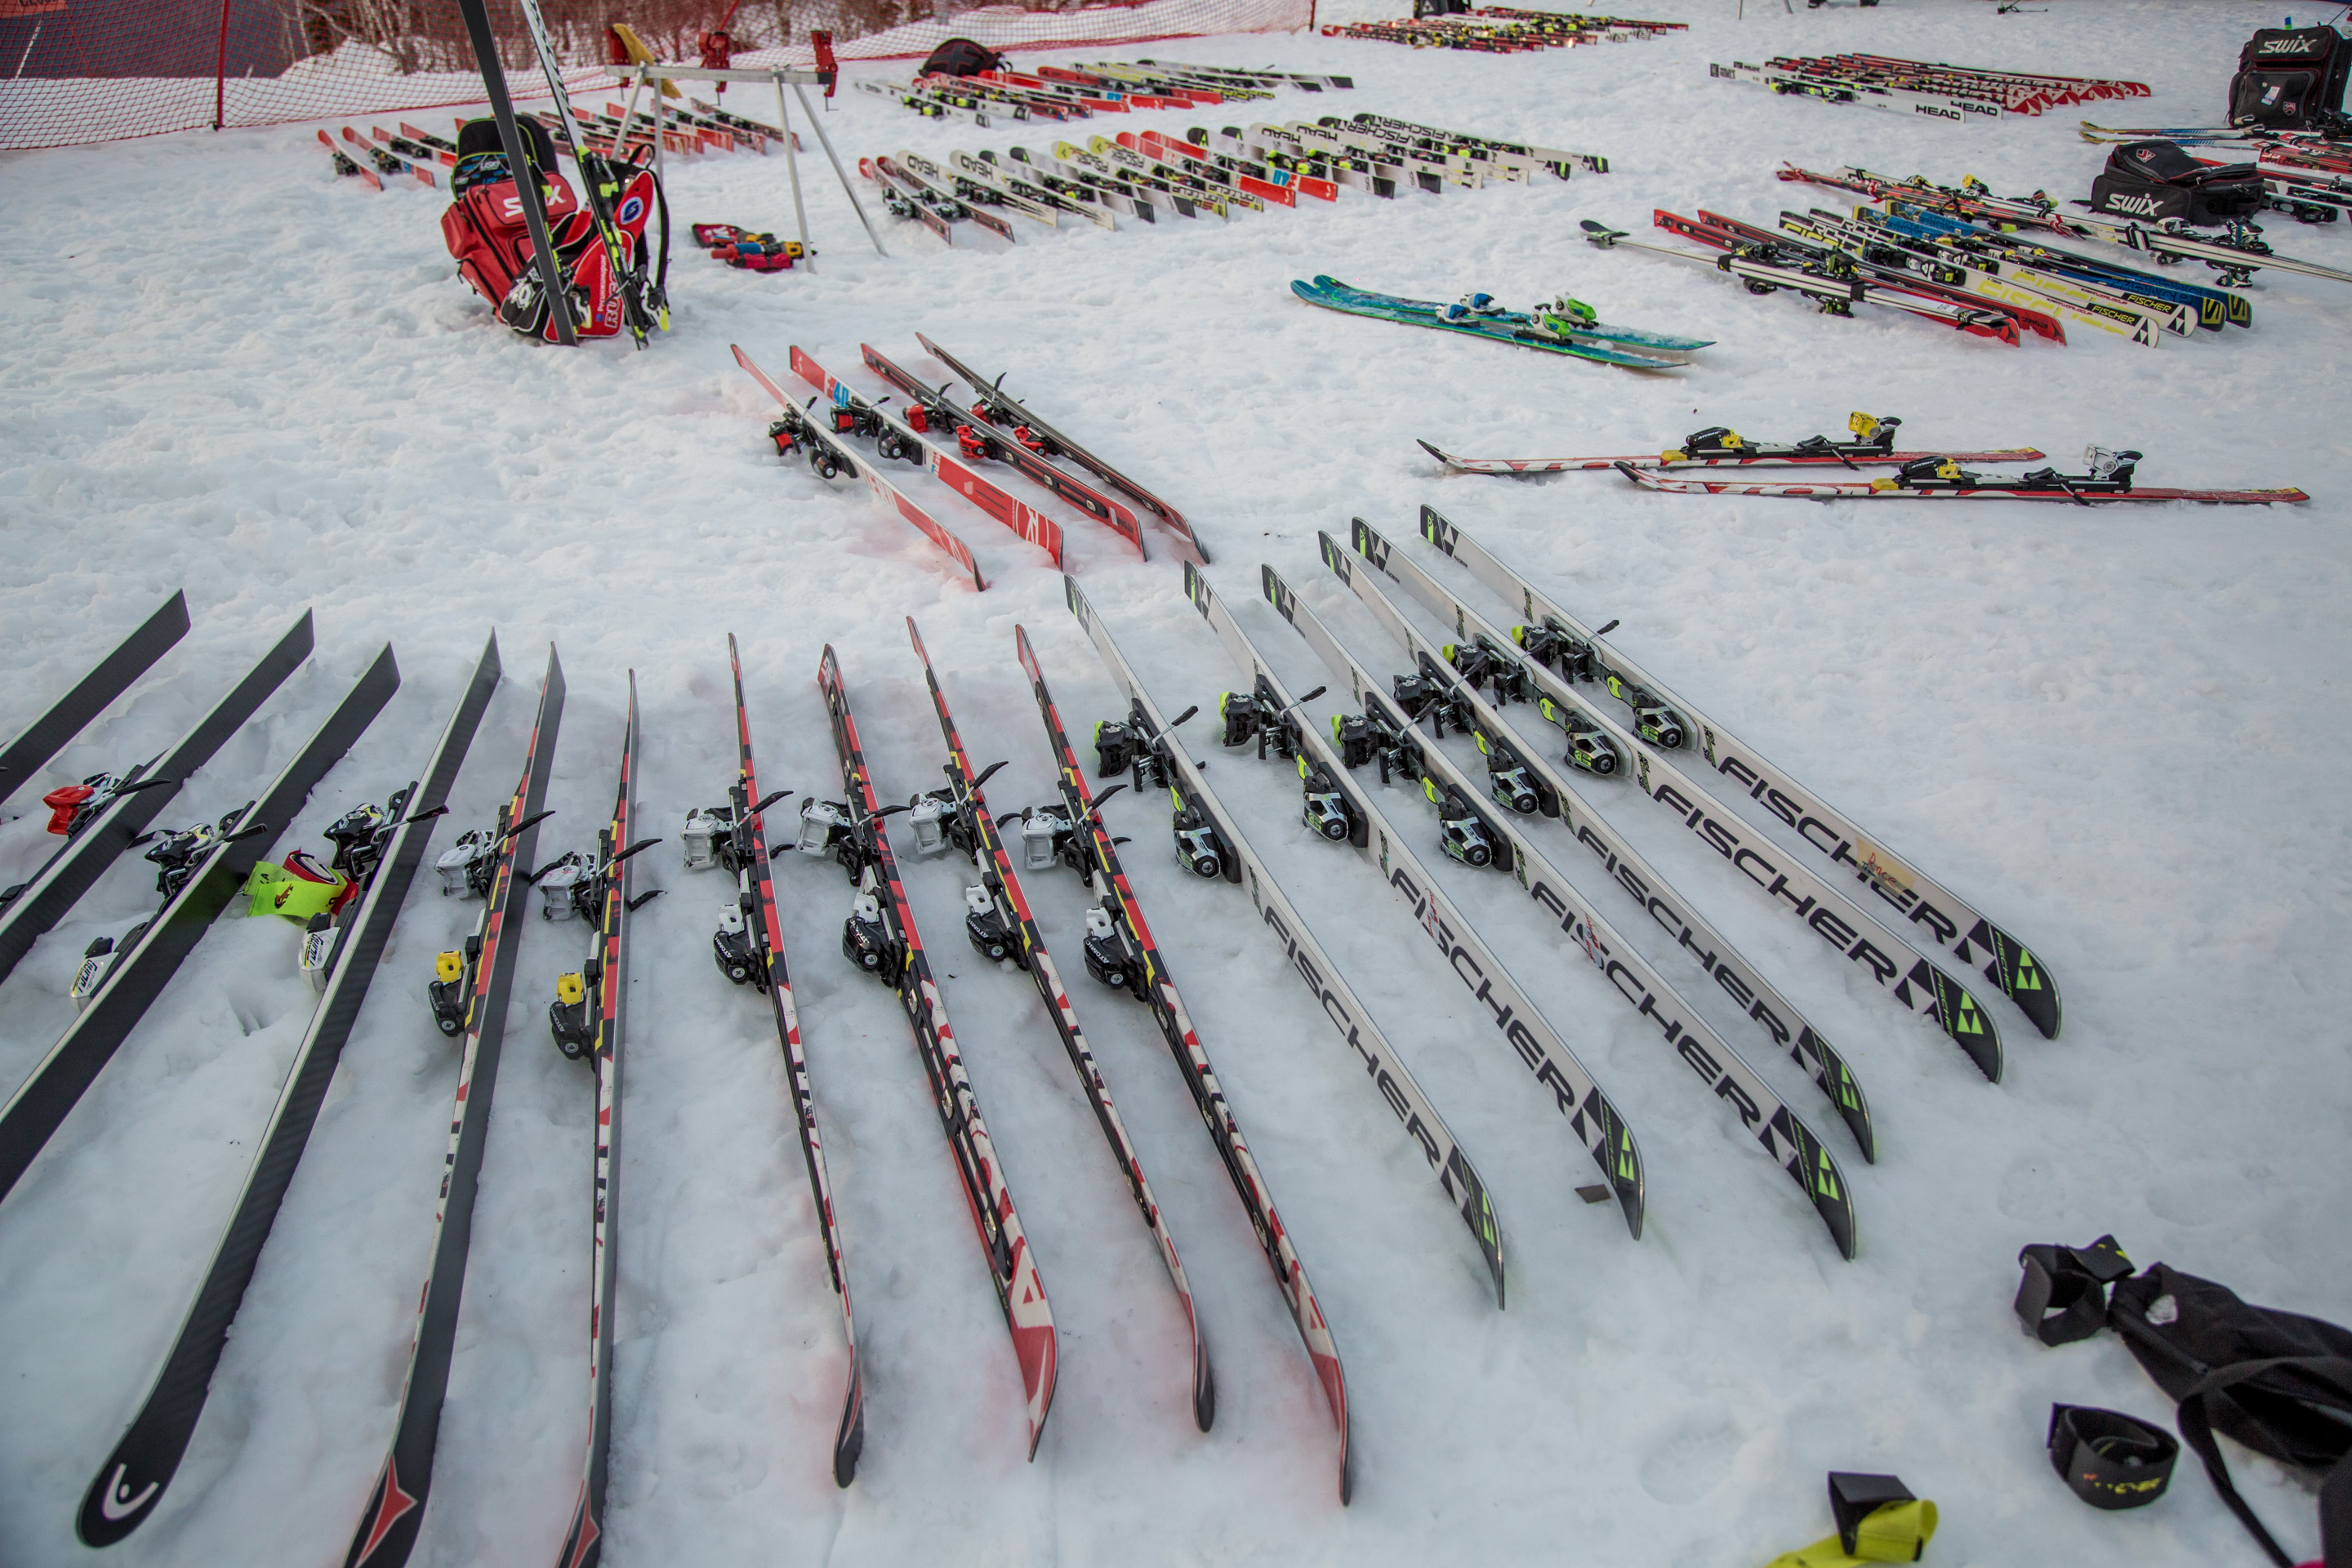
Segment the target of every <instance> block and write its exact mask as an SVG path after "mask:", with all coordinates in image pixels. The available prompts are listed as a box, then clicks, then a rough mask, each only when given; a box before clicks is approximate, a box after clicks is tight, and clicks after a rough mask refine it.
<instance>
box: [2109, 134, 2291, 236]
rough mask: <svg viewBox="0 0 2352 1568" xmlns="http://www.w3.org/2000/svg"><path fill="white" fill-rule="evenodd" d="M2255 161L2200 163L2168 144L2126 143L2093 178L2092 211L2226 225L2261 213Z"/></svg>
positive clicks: (2260, 185) (2260, 188)
mask: <svg viewBox="0 0 2352 1568" xmlns="http://www.w3.org/2000/svg"><path fill="white" fill-rule="evenodd" d="M2263 199H2264V188H2263V177H2262V176H2261V175H2260V174H2256V173H2255V172H2254V166H2253V165H2252V163H2232V164H2227V165H2221V166H2216V165H2214V164H2211V163H2199V162H2198V161H2197V160H2196V159H2195V158H2192V157H2190V156H2189V154H2188V153H2184V152H2182V151H2181V150H2180V149H2179V147H2177V146H2175V145H2174V144H2173V143H2172V142H2125V143H2124V144H2123V145H2122V146H2120V147H2118V148H2116V150H2115V151H2114V152H2113V153H2109V154H2108V155H2107V166H2106V168H2105V169H2104V170H2103V171H2101V172H2100V174H2099V177H2098V178H2097V179H2095V180H2094V181H2092V182H2091V210H2092V211H2093V212H2101V213H2108V214H2112V215H2113V216H2116V217H2136V218H2145V219H2147V221H2149V222H2151V223H2162V222H2165V221H2166V220H2168V219H2171V218H2179V220H2180V221H2181V222H2183V223H2189V224H2223V223H2229V222H2231V221H2232V220H2234V219H2238V218H2244V217H2250V216H2252V215H2254V214H2255V213H2258V212H2260V211H2262V208H2263Z"/></svg>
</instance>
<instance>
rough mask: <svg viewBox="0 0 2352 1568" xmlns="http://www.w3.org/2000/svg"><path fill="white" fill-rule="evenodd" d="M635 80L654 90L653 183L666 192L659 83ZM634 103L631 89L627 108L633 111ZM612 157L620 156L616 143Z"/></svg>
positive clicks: (642, 79) (619, 148)
mask: <svg viewBox="0 0 2352 1568" xmlns="http://www.w3.org/2000/svg"><path fill="white" fill-rule="evenodd" d="M638 81H639V82H640V83H641V84H643V85H646V86H649V87H651V88H652V89H654V92H653V99H654V112H653V121H654V182H655V184H658V185H660V186H661V188H662V189H663V190H665V191H667V190H668V189H669V170H668V166H667V164H665V163H663V162H662V142H663V141H664V140H665V138H664V137H663V135H662V113H663V111H664V110H665V109H667V105H666V104H664V103H663V102H662V95H661V83H659V82H657V81H655V80H654V79H652V78H651V77H639V78H638ZM636 103H637V89H635V88H634V87H633V88H631V89H629V107H630V108H632V109H634V108H635V107H636ZM613 156H614V157H615V158H617V157H620V156H621V144H620V142H618V141H615V142H614V143H613Z"/></svg>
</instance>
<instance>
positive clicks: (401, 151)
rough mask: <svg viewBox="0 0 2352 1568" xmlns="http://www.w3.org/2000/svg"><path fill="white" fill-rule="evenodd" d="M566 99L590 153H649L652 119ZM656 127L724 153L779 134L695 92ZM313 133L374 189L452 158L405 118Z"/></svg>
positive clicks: (443, 140)
mask: <svg viewBox="0 0 2352 1568" xmlns="http://www.w3.org/2000/svg"><path fill="white" fill-rule="evenodd" d="M571 107H572V119H573V121H574V123H576V124H577V125H579V127H580V133H581V139H582V140H583V141H584V142H587V143H588V151H589V152H590V153H591V154H593V156H596V157H601V158H609V159H614V160H616V161H619V162H624V163H650V162H651V161H652V159H653V155H654V145H653V143H654V137H655V132H656V127H655V126H654V125H653V124H652V123H651V122H650V121H647V120H646V119H645V118H644V117H643V116H642V115H637V116H634V117H633V116H632V114H631V112H630V111H629V110H627V109H625V107H624V106H623V105H621V104H617V103H612V102H607V103H606V104H605V105H604V108H603V109H602V110H598V109H595V108H593V106H591V105H589V104H585V103H583V102H581V101H580V100H572V106H571ZM465 123H466V122H465V121H463V120H462V119H461V120H459V121H457V126H458V128H459V129H460V130H462V129H464V127H465ZM659 133H660V138H661V144H662V147H663V148H664V149H665V150H666V151H667V152H668V153H672V154H676V155H687V154H693V153H732V152H735V151H738V150H740V149H744V148H748V149H750V150H751V151H752V152H754V153H761V154H763V155H764V154H765V153H767V151H768V144H769V143H770V142H779V143H781V142H782V138H783V135H784V132H781V131H779V130H777V129H776V128H775V127H774V126H772V125H767V124H763V123H761V121H757V120H751V119H748V118H746V117H745V116H743V115H740V114H735V113H731V112H730V111H729V110H725V109H722V108H720V107H719V105H717V104H715V103H706V102H704V101H703V100H700V99H691V100H688V105H687V107H684V108H680V107H678V106H677V105H676V104H669V105H665V106H664V110H663V116H662V123H661V125H660V127H659ZM549 135H550V136H551V138H552V140H553V142H554V143H555V150H556V151H557V152H558V153H562V154H563V155H565V156H567V157H570V156H575V154H574V153H573V150H572V145H571V142H570V141H569V139H568V138H567V136H566V134H565V132H564V131H563V129H562V125H561V124H560V123H559V124H557V125H554V126H551V127H549ZM319 140H320V142H321V143H323V144H324V145H325V147H326V149H327V151H328V153H331V155H332V156H333V159H334V164H335V173H336V174H341V175H343V176H345V177H356V178H359V179H362V180H364V181H366V182H367V183H368V184H371V185H373V186H374V187H375V188H376V189H377V190H382V189H383V182H384V181H385V180H388V179H389V180H408V181H413V182H415V184H420V185H429V186H433V187H436V188H438V187H439V185H440V184H441V179H442V176H441V174H438V173H436V171H438V170H446V169H448V168H453V167H455V166H456V164H457V142H454V141H452V140H450V139H449V138H448V137H446V136H436V135H435V134H434V133H433V132H430V131H427V130H425V128H424V127H423V126H421V125H415V124H411V123H410V122H408V121H401V123H400V126H399V128H398V129H397V130H393V131H387V130H385V129H384V128H383V126H381V125H371V126H367V127H364V128H362V127H359V126H353V125H346V126H344V127H342V142H341V145H338V144H337V142H336V139H335V138H334V137H333V136H331V135H329V134H328V133H327V132H324V131H320V132H319ZM797 144H798V143H797V142H795V145H797Z"/></svg>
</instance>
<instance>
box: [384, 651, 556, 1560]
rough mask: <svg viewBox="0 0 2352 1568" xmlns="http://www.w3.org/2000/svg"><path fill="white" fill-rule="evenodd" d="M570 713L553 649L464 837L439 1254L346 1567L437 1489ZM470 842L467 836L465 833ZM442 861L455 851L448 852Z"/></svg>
mask: <svg viewBox="0 0 2352 1568" xmlns="http://www.w3.org/2000/svg"><path fill="white" fill-rule="evenodd" d="M562 719H563V666H562V664H560V663H559V662H557V660H556V657H555V649H554V648H553V647H549V648H548V650H547V675H546V678H545V679H544V680H543V681H542V682H541V685H540V689H539V717H538V719H537V720H536V721H534V722H533V724H532V726H531V731H530V744H529V746H528V747H527V748H526V749H525V751H524V753H523V769H522V778H521V780H520V782H519V783H517V784H516V785H515V791H514V794H513V795H511V796H510V797H509V799H508V801H507V803H506V804H505V805H501V806H500V807H499V818H498V825H497V826H496V828H495V829H494V830H493V831H492V832H491V833H490V834H488V835H482V834H474V835H469V836H468V837H467V838H461V839H460V840H459V846H460V847H464V848H469V849H471V850H473V851H474V852H475V855H476V860H475V864H476V865H478V867H479V868H480V869H481V872H482V879H481V881H480V882H479V884H478V888H479V890H481V891H482V892H483V894H484V902H483V905H482V916H481V920H480V921H479V923H478V925H477V926H476V927H475V930H474V934H473V935H471V936H469V937H467V939H466V945H465V946H464V948H463V949H461V950H460V951H458V952H445V953H443V954H441V956H440V957H439V959H438V960H436V964H435V969H436V980H435V982H434V984H432V986H431V987H430V988H429V991H428V993H427V994H428V995H429V997H430V999H431V1006H432V1009H433V1014H434V1021H435V1023H436V1025H438V1026H439V1027H440V1029H441V1032H442V1033H443V1034H445V1035H450V1036H456V1035H459V1034H462V1035H463V1036H464V1037H465V1044H464V1046H463V1047H461V1050H460V1055H459V1058H458V1063H457V1102H456V1105H455V1107H454V1108H453V1109H452V1110H451V1112H450V1116H449V1148H448V1152H447V1153H446V1154H445V1155H444V1156H443V1158H442V1163H441V1198H440V1205H439V1207H438V1209H437V1210H436V1213H435V1214H434V1216H433V1231H434V1241H433V1262H432V1266H431V1269H430V1271H429V1272H428V1273H427V1274H426V1275H425V1288H424V1289H423V1290H422V1291H421V1292H420V1293H419V1294H418V1297H417V1303H416V1337H415V1340H414V1342H412V1343H411V1345H410V1347H409V1352H408V1379H407V1382H406V1383H405V1384H404V1385H403V1386H402V1389H401V1394H400V1418H399V1421H398V1423H397V1424H396V1425H395V1426H394V1431H393V1438H392V1449H391V1452H389V1453H388V1454H386V1455H385V1456H384V1461H383V1471H382V1472H381V1473H380V1474H378V1476H377V1477H376V1483H375V1489H374V1490H373V1491H372V1492H370V1493H369V1494H368V1501H367V1508H366V1510H365V1511H364V1512H363V1513H362V1515H361V1518H360V1524H359V1529H358V1530H357V1531H354V1532H353V1534H352V1545H351V1550H350V1551H349V1552H346V1553H345V1554H344V1557H343V1568H361V1565H362V1564H365V1565H366V1568H398V1565H399V1564H400V1563H405V1562H407V1561H408V1553H409V1552H410V1551H411V1549H413V1548H414V1547H415V1544H416V1531H417V1530H418V1528H419V1527H420V1526H421V1525H422V1524H423V1523H424V1522H425V1497H426V1494H427V1493H428V1492H429V1491H430V1490H431V1489H432V1486H433V1450H434V1446H435V1444H436V1442H437V1441H438V1440H439V1437H440V1433H441V1399H442V1395H443V1394H446V1392H447V1391H448V1387H449V1360H450V1355H451V1353H452V1351H453V1349H454V1346H455V1342H456V1340H457V1305H458V1301H459V1299H460V1297H461V1296H462V1295H463V1293H464V1290H465V1286H466V1250H467V1244H468V1243H469V1242H470V1241H471V1240H472V1238H473V1225H474V1184H475V1181H476V1178H478V1176H479V1175H480V1174H481V1169H482V1150H483V1146H484V1142H485V1141H486V1139H487V1138H488V1132H489V1124H490V1096H491V1092H492V1090H493V1089H494V1088H495V1087H496V1085H497V1082H498V1075H499V1045H500V1044H501V1043H502V1042H503V1041H504V1039H505V1037H506V1021H507V994H508V992H509V991H510V990H511V989H512V988H513V985H514V966H515V951H516V946H517V942H516V939H517V938H519V937H520V935H521V932H520V931H519V930H518V929H517V927H518V926H519V924H520V920H521V916H522V911H523V908H524V906H525V903H526V900H528V899H529V897H530V894H529V891H528V889H529V886H530V884H529V883H528V882H527V881H526V880H525V879H524V874H523V873H521V872H520V871H519V870H518V869H517V868H518V867H519V866H520V864H521V863H522V862H523V861H525V860H528V859H529V858H530V853H531V848H532V846H533V845H534V844H535V843H536V842H537V841H538V837H539V824H540V821H541V818H543V817H544V816H548V815H549V814H548V813H546V812H544V811H542V810H541V802H542V801H544V800H545V799H546V798H547V775H548V773H549V771H550V769H551V765H552V763H553V760H554V754H555V736H556V731H557V730H558V728H559V727H560V726H561V724H562ZM469 839H470V841H471V842H470V843H469V842H468V840H469ZM445 858H446V857H445Z"/></svg>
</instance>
